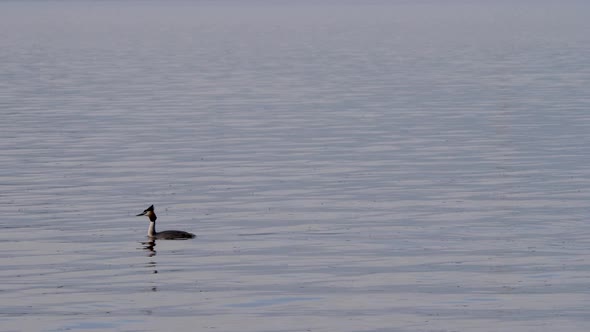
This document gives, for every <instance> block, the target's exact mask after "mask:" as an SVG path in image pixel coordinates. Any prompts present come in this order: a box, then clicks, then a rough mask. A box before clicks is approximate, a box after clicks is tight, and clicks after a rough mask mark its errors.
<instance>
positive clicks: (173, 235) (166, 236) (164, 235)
mask: <svg viewBox="0 0 590 332" xmlns="http://www.w3.org/2000/svg"><path fill="white" fill-rule="evenodd" d="M137 216H147V217H148V218H149V219H150V226H149V228H148V237H149V238H150V239H161V240H180V239H192V238H194V237H195V234H192V233H189V232H185V231H163V232H157V231H156V219H158V217H156V213H155V212H154V206H153V205H151V206H150V207H149V208H147V209H145V210H144V211H143V212H142V213H140V214H138V215H137Z"/></svg>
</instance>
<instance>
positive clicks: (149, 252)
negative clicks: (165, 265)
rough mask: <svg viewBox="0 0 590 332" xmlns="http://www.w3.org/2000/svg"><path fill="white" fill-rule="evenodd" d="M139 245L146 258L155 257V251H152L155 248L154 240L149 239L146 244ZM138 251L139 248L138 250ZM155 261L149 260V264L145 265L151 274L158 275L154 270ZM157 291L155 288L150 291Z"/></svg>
mask: <svg viewBox="0 0 590 332" xmlns="http://www.w3.org/2000/svg"><path fill="white" fill-rule="evenodd" d="M140 243H141V249H142V250H145V251H147V256H148V257H154V256H156V253H157V252H156V249H154V248H155V247H156V240H155V239H150V240H148V241H147V242H140ZM138 249H139V248H138ZM156 265H157V263H156V261H155V260H150V261H149V262H147V263H146V265H145V266H146V267H147V268H149V269H150V270H151V271H152V273H153V274H156V273H158V270H156ZM157 290H158V289H157V288H156V287H154V288H152V291H153V292H155V291H157Z"/></svg>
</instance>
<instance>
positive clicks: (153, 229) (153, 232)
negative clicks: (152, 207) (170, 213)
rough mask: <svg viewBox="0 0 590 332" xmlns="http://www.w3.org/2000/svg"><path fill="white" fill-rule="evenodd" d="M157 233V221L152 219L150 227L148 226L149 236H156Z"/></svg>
mask: <svg viewBox="0 0 590 332" xmlns="http://www.w3.org/2000/svg"><path fill="white" fill-rule="evenodd" d="M155 235H156V221H155V220H154V221H150V227H149V228H148V236H149V237H154V236H155Z"/></svg>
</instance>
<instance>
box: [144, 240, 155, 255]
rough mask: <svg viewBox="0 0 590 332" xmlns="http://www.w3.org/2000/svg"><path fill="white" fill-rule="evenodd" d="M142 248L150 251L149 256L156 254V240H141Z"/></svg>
mask: <svg viewBox="0 0 590 332" xmlns="http://www.w3.org/2000/svg"><path fill="white" fill-rule="evenodd" d="M141 245H142V249H143V250H146V251H148V257H153V256H156V253H157V252H156V249H154V248H155V247H156V240H154V239H151V240H149V241H147V242H141Z"/></svg>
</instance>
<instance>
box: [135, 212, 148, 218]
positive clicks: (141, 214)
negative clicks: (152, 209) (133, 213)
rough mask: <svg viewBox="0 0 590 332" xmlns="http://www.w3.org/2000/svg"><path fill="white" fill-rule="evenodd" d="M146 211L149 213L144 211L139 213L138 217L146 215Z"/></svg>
mask: <svg viewBox="0 0 590 332" xmlns="http://www.w3.org/2000/svg"><path fill="white" fill-rule="evenodd" d="M146 213H147V211H143V212H142V213H140V214H138V215H137V217H140V216H145V214H146Z"/></svg>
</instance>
